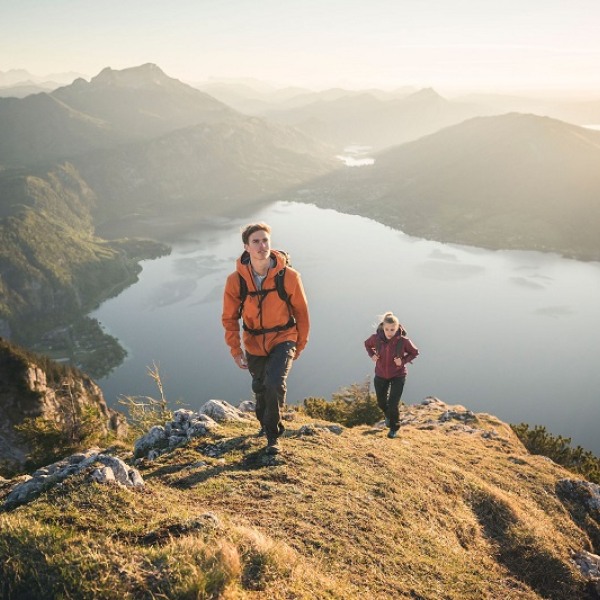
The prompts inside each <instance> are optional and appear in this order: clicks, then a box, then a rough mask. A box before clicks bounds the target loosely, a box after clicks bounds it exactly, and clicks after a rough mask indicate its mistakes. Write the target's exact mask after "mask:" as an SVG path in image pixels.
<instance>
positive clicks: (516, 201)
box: [0, 64, 600, 342]
mask: <svg viewBox="0 0 600 600" xmlns="http://www.w3.org/2000/svg"><path fill="white" fill-rule="evenodd" d="M238 89H239V88H238ZM346 92H347V91H345V90H341V89H332V90H328V91H326V92H323V93H321V94H320V95H319V97H318V98H317V99H316V101H315V98H314V97H312V96H311V94H307V93H305V91H303V90H298V89H289V90H285V91H280V94H279V96H277V99H278V101H279V102H290V103H294V102H295V103H300V106H297V107H296V108H290V109H289V110H285V111H282V110H280V111H270V112H269V113H268V114H269V118H259V117H253V116H249V115H244V114H242V113H240V112H238V111H237V110H235V109H233V108H231V107H229V106H227V105H226V104H224V103H223V102H221V101H220V100H217V99H216V98H213V97H211V96H210V95H209V94H207V93H205V92H203V91H201V90H198V89H195V88H192V87H191V86H188V85H186V84H184V83H182V82H180V81H177V80H175V79H172V78H170V77H168V76H167V75H166V74H165V73H163V72H162V71H161V70H160V69H159V68H158V67H157V66H156V65H153V64H145V65H141V66H139V67H134V68H131V69H125V70H122V71H115V70H113V69H110V68H106V69H104V70H103V71H101V72H100V73H99V74H98V75H97V76H96V77H94V78H92V79H91V80H90V81H89V82H88V81H85V80H83V79H77V80H75V81H73V83H71V84H69V85H67V86H64V87H60V88H58V89H56V90H54V91H53V92H51V93H40V94H34V95H31V96H27V97H25V98H23V99H17V98H4V99H2V98H0V289H1V290H2V291H3V296H2V300H1V301H0V333H2V334H3V335H5V336H9V335H11V333H12V335H17V336H18V335H21V336H22V337H21V338H20V339H18V340H17V341H21V342H25V341H26V340H28V342H30V341H31V335H32V334H33V332H34V331H35V330H39V329H40V327H41V326H42V324H43V326H44V327H50V326H55V325H57V324H60V323H64V322H65V319H66V318H67V315H69V314H73V312H74V311H82V310H84V307H87V308H89V307H90V306H93V305H94V302H95V301H96V302H97V301H98V300H99V299H100V298H101V297H104V296H105V294H106V290H110V293H114V291H115V290H119V289H122V286H123V285H126V284H127V283H128V282H129V283H130V282H132V281H135V277H136V273H137V270H138V267H137V266H136V264H137V263H136V261H137V260H139V259H140V258H143V257H144V256H156V255H157V254H160V253H162V252H164V251H165V249H164V247H162V246H160V245H152V244H146V245H144V244H142V245H140V244H134V245H133V246H132V245H131V244H129V245H128V244H126V243H123V242H122V241H118V240H116V239H115V240H113V241H111V242H109V241H107V239H108V238H111V239H112V238H118V237H120V236H125V237H128V236H131V235H132V234H134V233H135V234H140V233H142V234H145V235H152V236H156V235H160V231H159V229H160V228H161V227H164V223H165V220H166V219H165V217H166V216H168V220H169V221H170V222H171V223H172V224H173V227H174V230H176V229H177V227H180V226H189V225H190V224H191V223H193V221H194V219H197V218H202V217H203V216H206V215H209V214H217V213H218V214H223V213H226V212H231V211H233V210H238V209H240V208H241V207H245V206H247V205H249V204H253V203H260V202H266V201H271V200H273V199H281V198H283V199H285V200H290V199H296V200H298V201H303V202H306V201H309V202H314V203H315V204H319V205H322V206H328V207H333V208H335V209H336V210H340V211H346V212H353V213H356V214H362V215H365V216H369V217H372V218H375V219H378V220H381V221H382V222H384V223H386V224H389V225H392V226H395V227H398V228H399V229H402V230H403V231H405V232H406V233H410V234H413V235H419V236H423V237H428V238H432V239H437V240H440V241H449V242H458V243H466V244H473V245H477V246H481V247H488V248H521V249H530V250H531V249H536V250H543V251H554V252H559V253H561V254H563V255H567V256H573V257H577V258H582V259H598V257H600V248H599V244H598V242H597V238H598V236H597V225H596V224H597V223H598V222H600V220H599V209H598V206H599V201H598V198H600V178H599V176H598V173H600V160H599V152H598V147H599V136H600V134H599V133H598V132H596V131H593V130H590V129H584V128H581V127H577V126H575V125H572V124H568V123H565V122H561V121H558V120H556V119H550V118H548V117H541V116H536V115H532V114H518V113H512V114H505V115H488V116H479V117H473V116H472V115H473V114H474V113H485V112H486V110H488V109H486V107H485V106H486V105H485V102H454V101H449V100H447V99H445V98H443V97H441V96H440V95H439V94H437V93H436V92H435V91H434V90H431V89H426V90H420V91H418V92H414V93H410V90H397V92H396V94H397V95H398V97H396V98H391V97H382V96H381V95H379V96H378V95H375V94H373V93H370V92H364V93H346ZM256 93H257V94H258V92H256ZM261 93H262V98H264V97H265V94H267V93H271V94H274V96H273V97H275V95H276V91H271V92H268V91H263V92H261ZM392 94H393V93H392ZM258 96H259V99H260V94H258ZM505 100H506V101H508V100H509V99H505ZM515 102H516V100H515ZM290 124H294V125H295V126H292V125H290ZM415 138H416V139H415ZM352 140H353V141H357V142H359V143H363V144H367V145H372V146H373V147H381V148H384V149H383V150H381V151H380V152H379V153H377V154H375V155H374V156H375V164H374V165H372V166H369V167H360V168H347V167H343V166H342V163H341V161H339V160H338V159H336V158H335V154H336V153H337V152H338V151H339V148H340V147H341V146H343V145H344V144H345V143H347V142H349V141H352ZM401 141H404V143H399V142H401ZM392 144H395V145H392ZM307 190H308V191H307ZM299 191H301V192H302V193H298V192H299ZM100 233H101V235H102V237H98V236H99V234H100ZM102 238H104V239H102Z"/></svg>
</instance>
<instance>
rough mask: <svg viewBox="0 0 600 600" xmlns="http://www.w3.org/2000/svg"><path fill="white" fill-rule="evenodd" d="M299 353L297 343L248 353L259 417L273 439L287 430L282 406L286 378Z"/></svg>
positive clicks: (257, 415)
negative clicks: (282, 414)
mask: <svg viewBox="0 0 600 600" xmlns="http://www.w3.org/2000/svg"><path fill="white" fill-rule="evenodd" d="M295 354H296V344H295V342H282V343H281V344H277V346H275V347H274V348H273V350H271V352H270V353H269V354H268V355H267V356H254V355H253V354H248V353H247V352H246V360H247V361H248V369H249V371H250V375H252V391H253V392H254V394H255V396H256V417H257V418H258V420H259V422H260V424H261V425H262V427H264V429H265V433H266V434H267V439H269V440H275V439H277V438H278V437H279V436H280V435H281V434H282V433H283V432H284V430H285V427H284V426H283V422H282V421H281V409H282V408H283V407H284V405H285V394H286V390H287V385H286V379H287V376H288V373H289V372H290V369H291V368H292V361H293V360H294V356H295Z"/></svg>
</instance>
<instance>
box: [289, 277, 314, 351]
mask: <svg viewBox="0 0 600 600" xmlns="http://www.w3.org/2000/svg"><path fill="white" fill-rule="evenodd" d="M290 303H291V305H292V312H293V313H294V317H295V319H296V329H297V331H298V339H297V340H296V358H298V356H300V353H301V352H302V350H304V348H305V346H306V344H307V343H308V332H309V330H310V317H309V314H308V302H307V300H306V294H305V293H304V286H303V285H302V280H301V279H300V274H299V273H298V278H297V282H296V287H295V288H294V291H293V292H292V294H291V295H290Z"/></svg>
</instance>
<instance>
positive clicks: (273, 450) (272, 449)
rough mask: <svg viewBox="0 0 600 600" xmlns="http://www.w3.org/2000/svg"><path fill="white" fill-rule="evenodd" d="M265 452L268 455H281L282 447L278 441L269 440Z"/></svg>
mask: <svg viewBox="0 0 600 600" xmlns="http://www.w3.org/2000/svg"><path fill="white" fill-rule="evenodd" d="M265 452H266V453H267V454H279V453H280V452H281V446H280V445H279V442H278V441H277V439H274V440H269V441H268V442H267V447H266V449H265Z"/></svg>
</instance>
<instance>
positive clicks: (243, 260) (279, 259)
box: [236, 250, 286, 277]
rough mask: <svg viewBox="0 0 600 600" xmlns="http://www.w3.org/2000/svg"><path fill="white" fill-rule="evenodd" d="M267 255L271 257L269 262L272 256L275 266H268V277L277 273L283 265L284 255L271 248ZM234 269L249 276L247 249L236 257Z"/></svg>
mask: <svg viewBox="0 0 600 600" xmlns="http://www.w3.org/2000/svg"><path fill="white" fill-rule="evenodd" d="M269 256H270V257H271V263H272V259H273V258H274V259H275V261H276V264H275V266H274V267H270V268H269V277H271V275H275V273H278V272H279V271H281V269H283V267H285V265H286V259H285V256H284V255H283V254H282V253H281V252H278V251H277V250H271V254H270V255H269ZM236 271H237V272H238V273H240V274H241V275H242V276H249V275H250V274H251V265H250V253H249V252H248V251H247V250H244V252H243V253H242V255H241V256H240V257H239V258H238V259H237V262H236Z"/></svg>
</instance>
